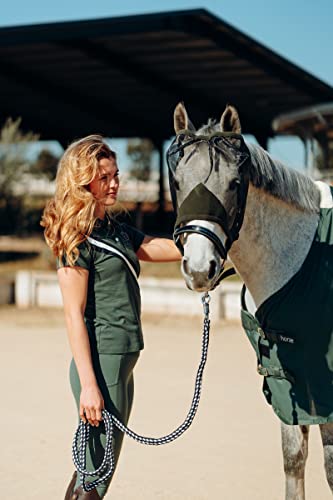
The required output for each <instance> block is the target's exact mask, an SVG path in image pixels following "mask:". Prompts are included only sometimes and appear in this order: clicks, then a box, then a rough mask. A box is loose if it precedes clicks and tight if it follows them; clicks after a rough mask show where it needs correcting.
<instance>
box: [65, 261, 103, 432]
mask: <svg viewBox="0 0 333 500" xmlns="http://www.w3.org/2000/svg"><path fill="white" fill-rule="evenodd" d="M88 275H89V272H88V271H87V270H86V269H84V268H82V267H61V268H60V269H58V280H59V284H60V289H61V293H62V298H63V303H64V313H65V321H66V327H67V332H68V339H69V343H70V346H71V350H72V353H73V358H74V361H75V365H76V368H77V371H78V374H79V378H80V383H81V395H80V417H81V418H82V420H83V421H84V422H85V421H86V419H85V416H86V417H87V420H88V421H89V423H90V424H91V425H96V426H97V425H98V424H99V421H100V420H102V413H101V411H102V408H104V401H103V397H102V395H101V392H100V390H99V387H98V384H97V381H96V376H95V372H94V368H93V364H92V359H91V351H90V343H89V337H88V332H87V328H86V325H85V322H84V310H85V307H86V301H87V290H88Z"/></svg>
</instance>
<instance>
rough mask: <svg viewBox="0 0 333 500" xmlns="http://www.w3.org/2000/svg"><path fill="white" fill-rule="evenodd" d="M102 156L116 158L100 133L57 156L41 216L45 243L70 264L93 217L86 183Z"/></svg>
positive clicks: (90, 179)
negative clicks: (51, 193) (51, 186)
mask: <svg viewBox="0 0 333 500" xmlns="http://www.w3.org/2000/svg"><path fill="white" fill-rule="evenodd" d="M102 158H112V159H114V160H116V153H115V152H114V151H112V150H111V149H110V148H109V146H108V145H107V144H106V143H105V142H104V139H103V137H102V136H100V135H89V136H87V137H84V138H82V139H79V140H78V141H75V142H73V143H72V144H71V145H70V146H69V147H68V148H67V149H66V151H65V152H64V154H63V156H62V157H61V159H60V162H59V167H58V172H57V177H56V192H55V196H54V198H52V199H51V200H50V201H49V202H48V203H47V205H46V207H45V209H44V212H43V215H42V220H41V226H43V227H44V236H45V240H46V243H47V245H48V246H49V247H50V249H51V250H52V252H53V254H54V255H55V256H56V257H58V258H59V259H60V260H61V259H62V258H63V257H65V259H66V262H67V264H68V265H70V266H73V265H74V264H75V261H76V260H77V258H78V256H79V250H78V248H77V247H78V245H79V244H80V243H82V242H83V241H84V240H85V239H86V238H87V236H89V235H90V233H91V232H92V230H93V227H94V225H95V223H96V220H97V217H96V215H95V209H96V199H95V198H94V197H93V195H92V193H91V192H90V190H89V187H88V186H89V184H90V182H91V181H92V180H93V179H94V178H95V177H96V175H97V173H98V169H99V160H101V159H102Z"/></svg>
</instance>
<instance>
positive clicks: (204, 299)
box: [201, 292, 211, 317]
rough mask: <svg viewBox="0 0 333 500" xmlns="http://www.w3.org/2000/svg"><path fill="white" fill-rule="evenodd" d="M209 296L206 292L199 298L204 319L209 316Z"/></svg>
mask: <svg viewBox="0 0 333 500" xmlns="http://www.w3.org/2000/svg"><path fill="white" fill-rule="evenodd" d="M210 299H211V297H210V295H209V293H208V292H205V293H204V294H203V296H202V297H201V302H202V305H203V310H204V315H205V316H206V317H208V316H209V303H210Z"/></svg>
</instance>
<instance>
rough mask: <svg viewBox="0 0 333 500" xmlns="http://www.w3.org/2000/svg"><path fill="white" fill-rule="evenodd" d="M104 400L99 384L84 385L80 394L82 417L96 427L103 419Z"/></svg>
mask: <svg viewBox="0 0 333 500" xmlns="http://www.w3.org/2000/svg"><path fill="white" fill-rule="evenodd" d="M103 408H104V400H103V396H102V394H101V391H100V390H99V388H98V386H97V385H93V386H89V387H82V389H81V395H80V418H81V420H83V422H84V423H86V422H87V420H88V422H89V424H90V425H94V426H95V427H98V426H99V423H100V422H101V420H102V409H103Z"/></svg>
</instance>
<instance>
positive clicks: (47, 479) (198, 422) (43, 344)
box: [0, 307, 332, 500]
mask: <svg viewBox="0 0 333 500" xmlns="http://www.w3.org/2000/svg"><path fill="white" fill-rule="evenodd" d="M0 321H1V326H2V328H1V364H0V374H1V387H2V405H1V406H2V410H1V454H0V476H1V489H0V498H1V500H44V499H49V500H63V498H64V491H65V487H66V485H67V482H68V480H69V478H70V476H71V474H72V470H73V465H72V462H71V442H72V436H73V432H74V430H75V425H76V413H75V407H74V401H73V400H72V395H71V393H70V388H69V382H68V365H69V361H70V354H69V347H68V344H67V340H66V335H65V330H64V325H63V317H62V312H61V311H58V310H28V311H18V310H16V309H15V308H14V307H5V308H0ZM144 330H145V341H146V348H145V350H144V352H143V354H142V356H141V359H140V361H139V363H138V365H137V367H136V388H135V390H136V393H135V394H136V395H135V403H134V408H133V413H132V417H131V421H130V424H131V427H132V428H133V429H134V430H135V431H136V432H139V433H141V434H144V435H150V436H159V435H164V434H167V433H169V432H170V431H172V430H173V429H174V428H175V427H176V426H178V425H179V423H180V422H181V421H182V420H183V419H184V418H185V415H186V414H187V411H188V408H189V406H190V402H191V398H192V393H193V385H194V384H193V382H194V377H195V373H196V369H197V365H198V360H199V357H200V349H201V321H200V320H199V319H191V320H190V319H184V318H176V317H169V318H167V317H161V316H155V317H153V316H149V317H144ZM260 386H261V377H260V376H259V375H257V373H256V370H255V357H254V353H253V352H252V350H251V348H250V346H249V345H248V342H247V340H246V339H245V337H244V334H243V332H242V330H241V327H240V324H239V323H223V322H221V323H219V324H218V325H215V326H214V327H213V329H212V335H211V343H210V349H209V357H208V364H207V368H206V372H205V376H204V386H203V394H202V399H201V404H200V407H199V411H198V415H197V417H196V419H195V421H194V423H193V425H192V427H191V428H190V429H189V430H188V431H187V433H186V434H185V435H184V436H182V437H181V438H180V439H179V440H178V441H176V442H174V443H172V444H169V445H166V446H163V447H147V446H146V447H144V446H142V445H140V444H137V443H135V442H133V441H131V440H130V439H129V438H125V444H124V447H123V452H122V456H121V458H120V463H119V467H118V470H117V473H116V475H115V477H114V480H113V483H112V486H111V489H110V492H109V494H108V495H107V497H106V498H110V499H111V498H113V499H121V500H220V499H223V500H282V499H283V497H284V474H283V466H282V456H281V451H280V436H279V422H278V420H277V418H276V417H275V416H274V415H273V413H272V411H271V409H270V407H269V406H268V405H267V404H266V403H265V401H264V398H263V396H262V394H261V390H260ZM306 477H307V480H306V490H307V500H329V499H331V498H332V496H331V494H330V492H329V489H328V486H327V484H326V481H325V476H324V469H323V459H322V449H321V445H320V436H319V431H318V429H317V428H313V429H312V432H311V437H310V457H309V461H308V466H307V476H306Z"/></svg>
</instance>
